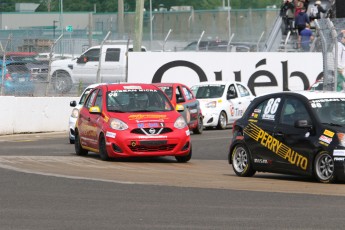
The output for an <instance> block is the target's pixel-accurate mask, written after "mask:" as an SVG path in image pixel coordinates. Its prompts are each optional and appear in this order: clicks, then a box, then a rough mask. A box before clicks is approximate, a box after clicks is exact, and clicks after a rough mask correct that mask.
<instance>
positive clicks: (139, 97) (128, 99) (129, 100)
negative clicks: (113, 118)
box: [107, 89, 173, 112]
mask: <svg viewBox="0 0 345 230" xmlns="http://www.w3.org/2000/svg"><path fill="white" fill-rule="evenodd" d="M107 110H108V111H110V112H158V111H160V112H162V111H171V110H173V107H172V105H171V103H170V101H169V100H168V99H167V98H166V96H165V95H164V93H163V92H162V91H160V90H154V89H148V90H143V89H140V90H137V89H133V90H114V91H109V92H107Z"/></svg>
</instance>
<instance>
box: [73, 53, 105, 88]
mask: <svg viewBox="0 0 345 230" xmlns="http://www.w3.org/2000/svg"><path fill="white" fill-rule="evenodd" d="M98 64H99V48H94V49H90V50H88V51H86V52H85V53H84V54H82V55H81V56H80V57H79V58H78V59H77V60H76V63H75V64H74V65H73V67H72V68H73V69H72V71H73V76H74V78H75V80H76V81H77V82H79V81H81V82H83V83H89V84H91V83H95V82H96V80H97V70H98Z"/></svg>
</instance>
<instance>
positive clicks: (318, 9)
mask: <svg viewBox="0 0 345 230" xmlns="http://www.w3.org/2000/svg"><path fill="white" fill-rule="evenodd" d="M326 12H327V10H326V9H324V8H323V7H322V6H321V1H316V2H315V3H314V5H313V6H312V7H311V8H310V13H309V18H310V21H313V20H315V19H320V18H321V13H326Z"/></svg>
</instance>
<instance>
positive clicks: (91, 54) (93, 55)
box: [84, 49, 99, 61]
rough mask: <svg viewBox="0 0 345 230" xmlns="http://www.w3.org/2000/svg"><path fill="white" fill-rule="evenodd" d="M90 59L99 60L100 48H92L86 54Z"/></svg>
mask: <svg viewBox="0 0 345 230" xmlns="http://www.w3.org/2000/svg"><path fill="white" fill-rule="evenodd" d="M84 56H85V57H87V58H88V61H99V49H91V50H89V51H87V52H86V53H85V54H84Z"/></svg>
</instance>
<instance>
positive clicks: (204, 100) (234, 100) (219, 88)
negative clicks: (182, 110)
mask: <svg viewBox="0 0 345 230" xmlns="http://www.w3.org/2000/svg"><path fill="white" fill-rule="evenodd" d="M191 90H192V91H193V93H194V95H195V97H196V99H198V101H199V102H200V108H201V111H202V115H203V117H204V119H203V124H204V127H216V128H217V129H225V128H226V127H227V126H228V125H230V124H233V122H234V121H235V120H236V119H238V118H240V117H241V116H242V115H243V113H244V111H245V110H246V109H247V107H248V105H249V104H250V102H251V101H252V100H253V99H254V96H253V94H252V93H251V92H250V90H249V89H248V88H247V87H246V86H245V85H243V84H241V83H240V82H232V81H215V82H201V83H199V84H196V85H194V86H192V87H191Z"/></svg>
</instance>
